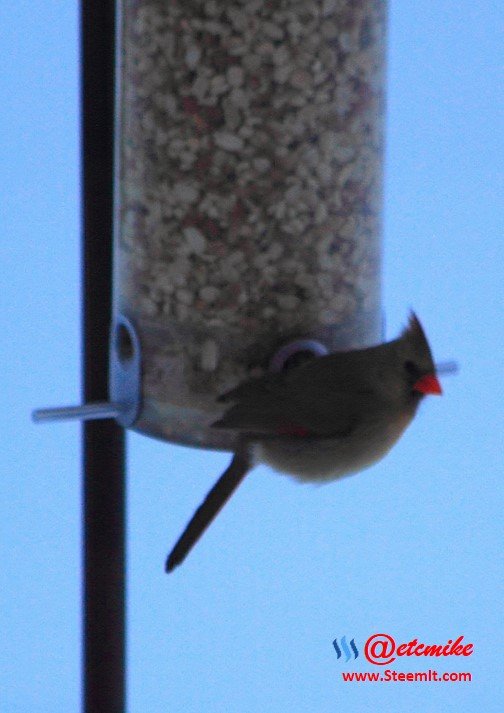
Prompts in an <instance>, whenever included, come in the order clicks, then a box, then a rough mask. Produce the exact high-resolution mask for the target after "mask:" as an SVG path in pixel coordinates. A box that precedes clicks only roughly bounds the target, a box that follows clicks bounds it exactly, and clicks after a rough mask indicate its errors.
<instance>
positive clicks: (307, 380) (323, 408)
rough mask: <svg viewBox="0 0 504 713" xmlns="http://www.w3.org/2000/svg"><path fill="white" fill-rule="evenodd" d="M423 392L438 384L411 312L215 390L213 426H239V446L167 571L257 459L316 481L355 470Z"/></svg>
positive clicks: (395, 433)
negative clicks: (377, 339) (347, 345)
mask: <svg viewBox="0 0 504 713" xmlns="http://www.w3.org/2000/svg"><path fill="white" fill-rule="evenodd" d="M427 393H441V389H440V386H439V382H438V381H437V378H436V369H435V365H434V362H433V359H432V354H431V351H430V348H429V344H428V342H427V339H426V337H425V334H424V332H423V329H422V327H421V325H420V322H419V321H418V319H417V318H416V316H415V315H414V314H412V315H411V317H410V321H409V324H408V327H407V328H406V329H405V330H404V331H403V333H402V334H401V335H400V336H399V337H398V338H397V339H395V340H393V341H391V342H387V343H385V344H380V345H378V346H375V347H369V348H367V349H359V350H354V351H349V352H339V353H336V354H330V355H328V356H323V357H318V358H315V359H313V360H311V361H309V362H307V363H305V364H303V365H301V366H298V367H295V368H293V369H291V370H289V371H286V372H283V373H280V374H268V375H266V376H264V377H262V378H259V379H253V380H250V381H246V382H244V383H243V384H241V385H240V386H238V387H237V388H235V389H232V390H231V391H229V392H227V393H226V394H224V395H223V396H221V397H220V398H219V401H222V402H223V403H225V404H227V409H226V410H225V412H224V414H223V416H222V418H221V419H220V420H219V421H217V422H216V423H215V424H213V425H214V426H215V427H216V428H226V429H230V430H233V431H235V432H236V433H237V434H238V436H239V441H240V447H239V449H238V451H237V454H235V458H234V459H233V461H232V463H231V465H230V467H229V468H228V469H227V470H226V472H225V473H224V474H223V476H221V478H220V479H219V481H218V482H217V484H216V486H214V488H213V489H212V490H211V491H210V493H209V495H208V496H207V499H206V500H205V502H204V503H203V504H202V505H201V506H200V508H199V509H198V510H197V512H196V513H195V515H194V517H193V519H192V520H191V522H190V524H189V526H188V528H187V529H186V531H185V532H184V533H183V535H182V537H181V538H180V540H179V541H178V543H177V545H176V546H175V548H174V550H173V551H172V553H171V555H170V557H169V559H168V562H167V569H168V570H169V571H170V570H172V569H173V568H174V567H175V566H176V565H177V564H179V563H180V562H181V561H182V559H183V558H184V557H185V555H186V554H187V552H188V551H189V549H190V548H191V547H192V545H193V544H194V543H195V542H196V540H197V539H198V537H199V536H200V535H201V533H202V532H203V530H204V529H205V528H206V527H207V526H208V524H209V523H210V522H211V520H212V519H213V517H214V516H215V515H216V513H217V512H218V510H219V509H220V507H221V506H222V505H223V504H224V502H225V501H226V500H227V498H228V497H229V496H230V495H231V493H232V492H233V490H234V489H235V488H236V487H237V486H238V484H239V483H240V482H241V480H242V479H243V477H245V475H246V473H247V472H248V471H249V470H250V469H251V468H253V467H254V465H255V464H256V463H258V462H265V463H267V464H269V465H271V466H272V467H273V468H275V469H276V470H278V471H280V472H282V473H288V474H290V475H292V476H294V477H296V478H298V479H300V480H305V481H312V482H323V481H328V480H332V479H335V478H339V477H342V476H344V475H349V474H350V473H355V472H357V471H360V470H362V469H364V468H367V467H368V466H370V465H372V464H373V463H375V462H376V461H377V460H379V459H380V458H382V457H383V456H384V455H385V454H386V453H387V452H388V451H389V450H390V449H391V448H392V446H393V445H394V444H395V443H396V441H397V440H398V439H399V438H400V436H401V434H402V433H403V432H404V430H405V429H406V428H407V426H408V425H409V423H410V422H411V421H412V419H413V417H414V416H415V413H416V411H417V408H418V405H419V403H420V401H421V399H422V398H423V396H424V395H425V394H427Z"/></svg>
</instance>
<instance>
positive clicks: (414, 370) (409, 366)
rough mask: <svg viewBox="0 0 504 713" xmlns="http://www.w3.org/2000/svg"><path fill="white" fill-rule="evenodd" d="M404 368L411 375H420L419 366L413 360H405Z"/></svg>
mask: <svg viewBox="0 0 504 713" xmlns="http://www.w3.org/2000/svg"><path fill="white" fill-rule="evenodd" d="M404 368H405V369H406V371H407V372H408V374H409V375H410V376H415V377H416V376H417V375H418V367H417V366H416V364H414V363H413V362H412V361H409V360H408V361H405V362H404Z"/></svg>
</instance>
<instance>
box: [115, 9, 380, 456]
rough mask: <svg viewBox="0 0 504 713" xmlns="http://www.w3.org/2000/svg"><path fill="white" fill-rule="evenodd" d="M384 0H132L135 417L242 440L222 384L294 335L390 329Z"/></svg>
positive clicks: (126, 267) (124, 211)
mask: <svg viewBox="0 0 504 713" xmlns="http://www.w3.org/2000/svg"><path fill="white" fill-rule="evenodd" d="M385 5H386V3H385V2H383V1H382V0H243V1H239V0H171V1H170V2H167V1H166V0H123V1H122V3H121V4H120V6H121V13H120V15H121V20H120V38H119V42H120V51H119V53H118V126H117V129H118V131H117V137H118V138H117V141H118V143H117V150H116V164H117V165H116V179H117V180H116V183H117V196H116V226H115V284H114V303H115V313H116V315H117V316H118V317H119V315H125V316H126V318H128V319H129V320H131V322H132V323H133V324H134V325H135V329H136V331H137V334H138V338H139V341H140V344H141V360H142V381H141V390H142V407H141V410H140V414H139V417H138V419H137V421H136V423H135V428H137V429H138V430H140V431H141V432H144V433H146V434H149V435H153V436H157V437H161V438H164V439H167V440H170V441H174V442H179V443H185V444H187V445H193V446H203V447H208V448H221V449H226V450H231V449H233V446H234V443H233V437H232V434H227V433H225V432H223V431H219V430H217V429H215V430H213V429H211V428H210V427H209V424H210V423H211V422H212V421H213V420H215V419H216V418H218V417H219V415H220V414H221V411H222V410H221V409H220V408H219V406H218V404H217V403H216V401H215V399H216V396H217V395H218V394H220V393H222V392H223V391H225V390H226V389H229V388H231V387H233V386H235V385H236V384H237V383H238V382H240V381H241V380H243V379H244V378H246V377H248V376H251V375H258V374H260V373H262V372H263V371H264V370H265V369H267V368H268V363H269V362H270V360H271V357H272V356H273V354H274V353H275V352H276V351H277V349H279V348H280V347H281V346H282V345H283V344H285V343H286V342H289V341H292V340H294V339H316V340H319V341H320V342H322V343H323V344H324V345H325V346H326V347H327V348H328V349H329V350H330V351H335V350H339V349H347V348H355V347H361V346H365V345H369V344H373V343H376V342H378V341H380V338H381V332H382V321H381V317H382V315H381V295H380V262H381V249H380V238H381V235H380V233H381V192H382V154H383V113H384V100H383V75H384V50H385V47H384V41H385V9H386V7H385Z"/></svg>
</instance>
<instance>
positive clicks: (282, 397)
mask: <svg viewBox="0 0 504 713" xmlns="http://www.w3.org/2000/svg"><path fill="white" fill-rule="evenodd" d="M361 412H362V404H361V403H360V399H359V397H357V398H356V397H355V396H354V395H351V394H349V393H345V392H339V393H335V392H332V393H329V392H327V391H325V392H324V393H319V394H314V393H310V395H309V399H306V398H301V393H300V392H299V391H298V392H297V393H296V390H293V389H287V388H284V389H278V390H276V391H275V393H274V394H270V395H264V394H259V395H258V394H257V393H253V394H252V393H251V394H250V395H247V397H244V398H242V399H241V400H239V401H238V402H237V403H236V404H235V405H234V406H232V407H231V408H230V409H228V411H226V412H225V414H224V415H223V417H222V418H221V419H220V420H219V421H216V422H215V423H213V424H212V425H213V426H214V427H216V428H229V429H233V430H236V431H239V432H241V433H245V434H248V435H249V436H253V435H256V434H257V435H258V436H261V435H264V436H268V435H270V436H275V437H277V436H279V435H280V436H282V435H285V436H289V435H298V436H318V437H330V436H338V435H341V436H343V435H348V434H349V433H350V432H351V431H352V430H353V429H354V428H355V427H356V426H357V425H358V422H359V417H358V414H359V413H361Z"/></svg>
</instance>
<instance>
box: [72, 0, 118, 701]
mask: <svg viewBox="0 0 504 713" xmlns="http://www.w3.org/2000/svg"><path fill="white" fill-rule="evenodd" d="M114 45H115V3H114V2H113V0H81V116H82V124H81V127H82V129H81V130H82V135H81V141H82V166H83V169H82V190H83V249H82V262H83V268H82V270H83V272H82V276H83V348H84V358H83V362H84V373H83V381H84V394H83V395H84V401H85V402H86V403H87V402H91V401H102V400H106V399H107V398H108V338H109V326H110V319H111V288H112V221H113V208H112V205H113V203H112V191H113V133H114V124H113V120H114V52H115V50H114ZM83 470H84V484H83V488H84V612H83V619H84V622H83V636H84V641H83V645H84V655H83V665H84V672H83V676H84V702H83V711H85V713H123V711H124V710H125V448H124V431H123V429H122V428H121V427H119V426H118V425H117V424H116V422H115V421H112V420H105V421H88V422H86V423H84V424H83Z"/></svg>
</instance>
